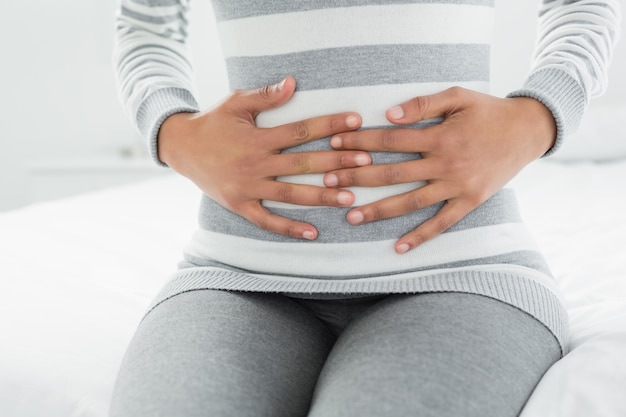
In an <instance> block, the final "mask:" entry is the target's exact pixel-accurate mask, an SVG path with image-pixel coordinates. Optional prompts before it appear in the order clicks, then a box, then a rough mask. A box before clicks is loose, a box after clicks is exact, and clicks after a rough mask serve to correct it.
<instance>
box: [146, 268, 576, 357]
mask: <svg viewBox="0 0 626 417" xmlns="http://www.w3.org/2000/svg"><path fill="white" fill-rule="evenodd" d="M207 289H213V290H226V291H244V292H264V293H283V294H293V295H297V294H301V295H303V296H304V295H309V296H311V298H319V297H314V296H315V295H323V294H329V295H333V296H334V297H333V298H336V295H337V294H344V295H346V298H350V296H360V295H364V294H410V293H423V292H461V293H471V294H478V295H483V296H486V297H490V298H494V299H497V300H499V301H502V302H505V303H507V304H509V305H512V306H514V307H517V308H519V309H520V310H522V311H524V312H526V313H528V314H530V315H531V316H532V317H534V318H535V319H537V320H538V321H539V322H541V323H542V324H543V325H544V326H546V328H548V329H549V330H550V332H552V334H553V335H554V337H555V338H556V340H557V341H558V343H559V345H560V347H561V353H562V354H563V355H565V354H566V353H567V351H568V339H569V324H568V316H567V311H566V310H565V308H564V306H563V304H562V303H561V301H560V299H559V297H558V296H557V295H556V294H555V293H554V292H553V291H551V290H550V289H548V288H547V287H546V286H544V285H542V284H540V283H539V282H537V281H536V280H535V279H533V278H531V277H530V276H525V275H523V274H522V273H510V272H500V271H493V270H491V271H482V270H462V271H458V270H457V271H444V272H436V271H432V273H430V274H428V275H421V276H414V277H404V278H395V277H393V276H392V277H381V278H367V279H365V280H353V279H346V280H318V279H309V280H302V279H293V280H289V279H284V278H283V279H281V278H278V277H273V276H266V275H252V274H244V273H240V272H235V271H230V270H225V269H219V268H188V269H183V270H181V271H179V272H178V273H177V274H175V276H174V277H173V279H172V280H171V281H170V282H169V283H168V284H166V285H165V287H164V288H163V289H162V290H161V292H160V293H159V294H158V295H157V297H156V298H155V299H154V301H153V303H152V304H151V305H150V307H149V309H148V313H149V312H150V311H151V310H152V309H154V308H155V307H156V306H158V305H159V304H160V303H162V302H164V301H166V300H167V299H169V298H171V297H174V296H176V295H177V294H181V293H184V292H188V291H196V290H207ZM302 298H306V297H302Z"/></svg>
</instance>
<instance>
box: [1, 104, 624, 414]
mask: <svg viewBox="0 0 626 417" xmlns="http://www.w3.org/2000/svg"><path fill="white" fill-rule="evenodd" d="M615 111H617V112H618V113H614V114H613V116H612V117H609V116H610V115H609V116H607V115H606V112H603V111H601V112H597V115H596V116H595V118H594V117H592V119H593V120H592V122H593V123H591V122H590V123H587V124H586V125H583V127H582V129H581V131H580V134H579V136H591V137H592V140H593V144H594V146H593V150H592V151H589V145H581V144H582V143H589V142H588V140H589V138H579V140H572V141H571V145H570V147H569V148H567V149H564V152H563V153H562V154H561V157H560V159H559V158H552V159H549V160H541V161H538V162H536V163H534V164H533V165H531V166H530V167H528V169H527V170H526V171H524V172H523V173H522V174H521V175H520V176H519V177H518V178H516V179H515V180H514V181H513V183H512V186H513V187H515V188H516V189H517V190H518V198H519V200H520V205H521V208H522V213H523V217H524V219H525V221H526V222H527V223H528V224H529V226H530V228H531V229H532V231H533V233H534V235H535V238H536V240H537V241H538V243H539V245H540V246H541V247H542V248H543V250H544V252H545V254H546V256H547V258H548V260H549V263H550V264H551V267H552V269H553V272H554V274H555V275H556V277H557V278H558V281H559V284H560V286H561V287H562V290H563V293H564V298H565V302H566V304H567V308H568V310H569V313H570V316H571V330H572V345H571V347H572V350H571V352H570V353H569V354H568V355H567V356H566V357H565V358H564V359H563V360H561V361H559V362H558V363H557V364H555V365H554V366H553V367H552V368H551V369H550V370H549V371H548V372H547V373H546V375H545V376H544V378H543V379H542V381H541V382H540V383H539V385H538V386H537V388H536V390H535V392H534V394H533V395H532V397H531V398H530V400H529V402H528V404H527V406H526V408H525V409H524V411H523V414H522V417H551V416H554V417H557V416H559V417H560V416H563V417H565V416H566V417H583V416H584V417H588V416H598V417H623V416H626V395H625V394H626V221H624V215H625V214H626V133H625V131H624V127H623V126H619V124H620V123H623V121H624V120H625V117H624V116H626V111H624V109H621V110H615ZM592 115H593V112H592ZM607 123H612V126H607ZM583 139H585V140H587V141H586V142H585V141H584V140H583ZM585 147H586V148H585ZM198 201H199V195H198V192H197V191H196V190H195V188H194V186H193V185H192V184H190V183H189V182H188V181H186V180H185V179H183V178H180V177H177V176H174V175H164V176H161V177H158V178H155V179H153V180H149V181H145V182H141V183H135V184H131V185H126V186H123V187H118V188H114V189H108V190H104V191H97V192H93V193H88V194H82V195H79V196H76V197H72V198H67V199H63V200H57V201H51V202H45V203H40V204H35V205H32V206H29V207H26V208H23V209H19V210H15V211H10V212H4V213H0V259H1V261H0V271H1V274H0V416H2V417H43V416H45V417H104V416H106V414H107V404H108V399H109V396H110V393H111V390H112V385H113V381H114V378H115V374H116V371H117V367H118V365H119V363H120V360H121V358H122V355H123V352H124V349H125V347H126V345H127V343H128V341H129V339H130V337H131V336H132V334H133V331H134V329H135V326H136V325H137V323H138V322H139V320H140V318H141V316H142V314H143V313H144V310H145V308H146V306H147V305H148V303H149V302H150V300H151V298H152V296H153V295H154V294H155V293H156V292H157V290H158V289H159V288H160V287H161V285H162V284H163V283H164V282H165V281H166V280H167V279H168V276H169V274H170V273H171V272H172V271H173V268H175V265H176V263H177V262H178V260H179V258H180V254H181V249H182V247H183V246H184V244H185V243H186V241H187V239H188V237H189V236H190V234H191V232H192V230H193V229H194V227H195V209H196V207H197V204H198Z"/></svg>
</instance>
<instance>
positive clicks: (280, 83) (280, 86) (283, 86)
mask: <svg viewBox="0 0 626 417" xmlns="http://www.w3.org/2000/svg"><path fill="white" fill-rule="evenodd" d="M286 81H287V79H286V78H285V79H284V80H282V81H281V82H279V83H278V84H276V91H278V92H279V93H280V92H281V91H283V88H285V82H286Z"/></svg>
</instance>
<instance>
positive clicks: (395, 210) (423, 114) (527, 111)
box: [324, 87, 556, 253]
mask: <svg viewBox="0 0 626 417" xmlns="http://www.w3.org/2000/svg"><path fill="white" fill-rule="evenodd" d="M386 116H387V119H388V120H389V121H391V122H392V123H394V124H398V125H406V124H412V123H416V122H418V121H422V120H426V119H431V118H435V117H443V119H444V120H443V122H442V123H441V124H438V125H435V126H432V127H428V128H424V129H408V128H398V129H384V130H364V131H359V132H346V133H341V134H339V135H336V136H334V137H333V138H331V145H332V146H333V148H334V149H342V150H344V149H355V150H363V151H372V152H374V151H379V152H414V153H420V154H421V155H422V159H418V160H414V161H409V162H400V163H395V164H385V165H370V166H365V167H359V168H349V169H342V170H336V171H332V172H329V173H327V174H326V175H325V177H324V184H325V185H326V186H328V187H342V188H343V187H350V186H362V187H376V186H383V185H391V184H399V183H410V182H416V181H426V182H427V184H426V185H424V186H423V187H421V188H417V189H415V190H412V191H410V192H407V193H404V194H400V195H395V196H392V197H388V198H385V199H383V200H380V201H376V202H374V203H371V204H367V205H364V206H361V207H358V208H355V209H353V210H351V211H350V212H349V213H348V215H347V219H348V222H349V223H351V224H353V225H358V224H362V223H367V222H372V221H376V220H380V219H386V218H390V217H396V216H400V215H403V214H406V213H410V212H413V211H416V210H419V209H422V208H424V207H427V206H431V205H433V204H437V203H440V202H445V204H444V205H443V206H442V208H441V209H440V210H439V212H438V213H437V214H436V215H435V216H433V217H432V218H430V219H429V220H427V221H426V222H424V223H423V224H421V225H419V226H418V227H417V228H416V229H415V230H413V231H412V232H409V233H408V234H406V235H404V236H403V237H401V238H400V239H399V240H398V241H397V242H396V244H395V250H396V252H397V253H405V252H407V251H409V250H411V249H413V248H415V247H417V246H419V245H420V244H422V243H424V242H426V241H428V240H430V239H432V238H434V237H436V236H438V235H439V234H441V233H442V232H444V231H445V230H447V229H448V228H450V227H451V226H453V225H454V224H456V223H457V222H458V221H460V220H461V219H462V218H463V217H465V216H466V215H467V214H468V213H469V212H471V211H472V210H474V209H475V208H476V207H478V206H479V205H481V204H482V203H483V202H485V200H487V199H488V198H489V197H491V196H492V195H494V194H495V193H496V192H497V191H498V190H500V189H501V188H502V187H503V186H504V185H506V183H508V182H509V181H510V180H511V179H512V178H513V177H515V175H517V174H518V173H519V172H520V171H521V170H522V168H524V166H526V165H527V164H528V163H530V162H531V161H533V160H535V159H537V158H539V157H541V156H542V155H543V154H544V153H545V152H547V151H548V150H549V149H550V148H551V147H552V145H553V143H554V139H555V137H556V124H555V121H554V118H553V116H552V113H551V112H550V111H549V110H548V109H547V108H546V107H545V106H544V105H543V104H541V103H540V102H539V101H537V100H535V99H532V98H526V97H520V98H497V97H494V96H490V95H486V94H482V93H478V92H475V91H471V90H467V89H464V88H460V87H453V88H450V89H448V90H445V91H442V92H441V93H438V94H434V95H430V96H420V97H415V98H414V99H412V100H410V101H407V102H405V103H402V104H401V105H399V106H395V107H393V108H391V109H389V110H387V113H386Z"/></svg>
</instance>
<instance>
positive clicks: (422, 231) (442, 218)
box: [395, 200, 475, 254]
mask: <svg viewBox="0 0 626 417" xmlns="http://www.w3.org/2000/svg"><path fill="white" fill-rule="evenodd" d="M474 208H475V207H473V206H471V205H468V204H467V203H463V202H461V200H453V201H449V202H447V203H446V204H444V205H443V207H442V208H441V209H440V210H439V212H437V214H436V215H435V216H433V217H431V218H430V219H428V220H427V221H425V222H424V223H422V224H421V225H420V226H419V227H418V228H416V229H415V230H413V231H412V232H409V233H407V234H406V235H404V236H402V238H400V239H399V240H398V241H397V242H396V244H395V250H396V252H397V253H400V254H402V253H406V252H408V251H410V250H411V249H414V248H416V247H418V246H419V245H421V244H423V243H424V242H427V241H429V240H431V239H433V238H435V237H437V236H439V235H440V234H442V233H443V232H445V231H446V230H448V229H449V228H451V227H452V226H454V225H455V224H457V223H458V222H459V221H461V219H463V217H465V216H466V215H467V214H469V212H471V211H472V210H473V209H474Z"/></svg>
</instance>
